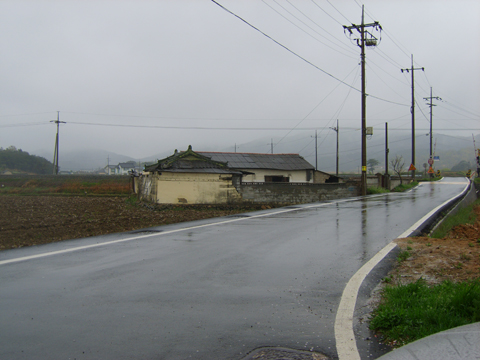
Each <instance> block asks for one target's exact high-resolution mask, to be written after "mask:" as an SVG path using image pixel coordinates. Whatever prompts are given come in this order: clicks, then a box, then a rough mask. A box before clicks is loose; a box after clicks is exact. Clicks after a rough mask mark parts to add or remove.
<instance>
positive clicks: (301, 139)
mask: <svg viewBox="0 0 480 360" xmlns="http://www.w3.org/2000/svg"><path fill="white" fill-rule="evenodd" d="M314 135H315V134H314V133H313V134H312V133H306V132H302V133H300V134H296V135H292V136H289V137H286V138H285V139H283V140H281V139H275V138H274V139H273V142H274V149H273V150H274V153H299V154H300V155H301V156H303V157H304V158H305V159H306V160H307V161H308V162H310V163H311V164H312V165H314V166H315V136H314ZM279 140H281V141H280V142H278V141H279ZM475 140H476V144H477V146H478V144H480V134H478V135H476V137H475ZM270 142H271V138H267V137H265V138H261V139H257V140H254V141H251V142H248V143H245V144H240V145H238V146H237V151H238V152H263V153H270V151H271V145H270ZM435 144H436V145H435ZM433 145H434V154H435V155H437V156H439V157H440V161H438V162H436V163H435V167H436V168H439V169H445V168H448V169H450V168H452V167H453V166H455V165H456V164H458V163H460V162H461V161H467V162H470V163H471V164H472V166H474V164H475V152H474V147H473V140H472V137H471V136H470V137H462V136H452V135H442V134H435V138H434V140H433ZM411 146H412V139H411V134H406V133H405V132H403V131H402V134H398V133H396V132H394V131H389V134H388V147H389V150H390V151H389V161H391V160H392V159H393V158H394V157H395V156H396V155H399V156H402V157H403V159H404V160H405V166H407V168H408V166H409V165H410V162H411V158H412V155H411ZM317 149H318V150H317V151H318V155H317V157H318V159H317V162H318V169H319V170H322V171H327V172H335V167H336V133H335V132H334V131H333V130H327V131H324V132H323V133H319V134H318V137H317ZM194 150H201V149H194ZM218 151H229V152H234V151H235V148H234V147H233V146H232V147H228V148H224V149H221V150H218ZM415 154H416V164H415V165H416V167H417V170H419V171H421V170H423V164H424V163H427V161H428V158H429V154H430V138H429V136H426V135H425V134H424V133H417V134H416V137H415ZM367 159H376V160H378V161H379V163H380V164H379V166H377V167H376V171H380V170H383V169H384V164H385V132H384V131H382V132H377V133H374V134H373V135H372V136H369V137H368V138H367ZM360 165H361V136H360V132H359V131H357V130H345V131H342V129H341V128H340V134H339V168H340V170H339V171H340V172H356V171H358V170H359V167H360ZM389 167H390V164H389Z"/></svg>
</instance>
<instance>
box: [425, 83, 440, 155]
mask: <svg viewBox="0 0 480 360" xmlns="http://www.w3.org/2000/svg"><path fill="white" fill-rule="evenodd" d="M423 99H424V100H430V103H429V104H428V106H430V157H429V159H432V156H433V147H432V142H433V132H432V124H433V111H432V110H433V107H434V106H437V105H435V104H433V102H432V101H433V99H436V100H442V99H441V98H439V97H438V96H432V88H431V87H430V97H424V98H423Z"/></svg>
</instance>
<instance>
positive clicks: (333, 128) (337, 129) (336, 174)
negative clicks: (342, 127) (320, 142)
mask: <svg viewBox="0 0 480 360" xmlns="http://www.w3.org/2000/svg"><path fill="white" fill-rule="evenodd" d="M330 129H332V130H333V131H335V132H336V133H337V163H336V167H335V169H336V171H335V176H336V177H338V133H339V127H338V119H337V127H331V128H330Z"/></svg>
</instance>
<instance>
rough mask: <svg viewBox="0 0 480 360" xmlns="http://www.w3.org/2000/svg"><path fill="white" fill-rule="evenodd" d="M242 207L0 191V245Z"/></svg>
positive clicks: (62, 237)
mask: <svg viewBox="0 0 480 360" xmlns="http://www.w3.org/2000/svg"><path fill="white" fill-rule="evenodd" d="M260 208H261V207H258V209H260ZM264 208H265V207H264ZM247 210H253V209H246V208H245V207H234V206H223V207H222V206H204V207H174V206H170V207H163V208H161V207H155V206H146V207H141V206H132V205H129V202H128V200H127V198H125V197H88V196H0V250H6V249H12V248H18V247H22V246H30V245H38V244H45V243H50V242H54V241H61V240H67V239H78V238H83V237H88V236H95V235H103V234H110V233H116V232H123V231H131V230H136V229H143V228H147V227H151V226H158V225H165V224H172V223H177V222H183V221H191V220H200V219H206V218H212V217H219V216H226V215H231V214H235V213H240V212H245V211H247Z"/></svg>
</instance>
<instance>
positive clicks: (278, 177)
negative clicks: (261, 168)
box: [265, 175, 290, 182]
mask: <svg viewBox="0 0 480 360" xmlns="http://www.w3.org/2000/svg"><path fill="white" fill-rule="evenodd" d="M265 182H290V178H289V177H288V176H283V175H273V176H265Z"/></svg>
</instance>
